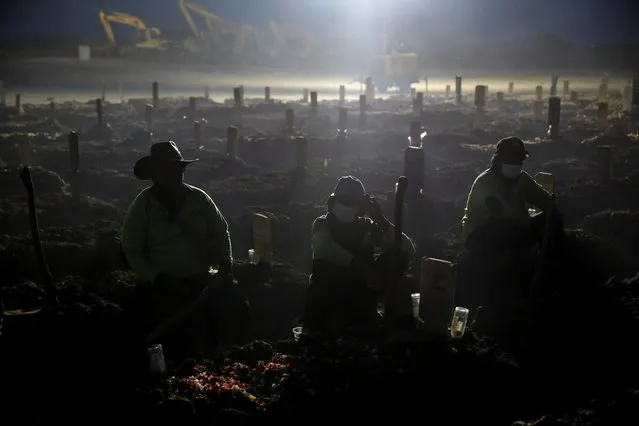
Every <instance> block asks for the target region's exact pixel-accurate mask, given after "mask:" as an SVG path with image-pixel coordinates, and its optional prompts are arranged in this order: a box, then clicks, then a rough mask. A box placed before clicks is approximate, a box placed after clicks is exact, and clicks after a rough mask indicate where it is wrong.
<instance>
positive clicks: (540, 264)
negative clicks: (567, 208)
mask: <svg viewBox="0 0 639 426" xmlns="http://www.w3.org/2000/svg"><path fill="white" fill-rule="evenodd" d="M555 200H556V196H555V193H554V192H553V193H552V194H551V196H550V201H549V203H548V204H549V205H548V208H547V210H546V214H545V216H544V228H543V234H542V236H541V247H540V250H539V255H538V257H537V267H536V268H535V274H534V275H533V279H532V285H531V293H532V294H536V293H538V292H539V291H540V290H541V281H542V278H543V272H544V260H545V258H546V252H547V251H548V241H549V240H550V219H551V216H552V212H553V210H554V206H555Z"/></svg>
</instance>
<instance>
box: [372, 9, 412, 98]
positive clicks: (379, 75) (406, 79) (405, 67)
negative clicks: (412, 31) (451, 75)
mask: <svg viewBox="0 0 639 426" xmlns="http://www.w3.org/2000/svg"><path fill="white" fill-rule="evenodd" d="M382 28H383V29H382V34H381V39H380V45H379V52H380V54H378V55H375V56H373V58H372V59H371V65H370V71H369V74H368V75H369V76H370V77H372V78H373V83H374V84H375V88H376V89H377V90H378V91H380V92H385V91H387V90H388V89H389V88H390V87H396V88H399V91H400V92H401V93H406V92H410V89H411V85H412V84H413V83H417V82H419V57H418V55H417V54H416V53H412V52H403V51H401V50H402V49H401V44H400V45H397V43H395V46H394V47H393V48H389V39H390V37H389V32H388V29H387V28H388V23H387V19H386V18H385V19H384V21H383V27H382ZM395 47H397V48H395Z"/></svg>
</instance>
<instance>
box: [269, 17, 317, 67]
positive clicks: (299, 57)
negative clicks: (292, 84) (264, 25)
mask: <svg viewBox="0 0 639 426" xmlns="http://www.w3.org/2000/svg"><path fill="white" fill-rule="evenodd" d="M268 27H269V30H270V33H271V36H272V37H273V43H272V48H271V51H270V52H269V53H270V56H271V57H273V58H277V59H280V60H295V61H308V60H309V59H311V56H312V54H313V47H314V40H313V37H312V36H311V34H310V33H309V32H308V31H306V30H305V29H303V28H301V27H299V26H297V25H295V24H290V23H283V22H274V21H270V22H269V23H268ZM298 65H299V64H298Z"/></svg>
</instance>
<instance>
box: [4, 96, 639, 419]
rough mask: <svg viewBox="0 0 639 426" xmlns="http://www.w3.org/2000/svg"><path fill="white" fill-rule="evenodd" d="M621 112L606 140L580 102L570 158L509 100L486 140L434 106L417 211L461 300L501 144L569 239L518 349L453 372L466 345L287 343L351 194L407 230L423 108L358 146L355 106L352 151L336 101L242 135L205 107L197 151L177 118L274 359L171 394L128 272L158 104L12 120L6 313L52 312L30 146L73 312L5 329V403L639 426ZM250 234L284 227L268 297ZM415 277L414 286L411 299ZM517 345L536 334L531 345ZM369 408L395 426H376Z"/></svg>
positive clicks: (528, 112) (94, 413)
mask: <svg viewBox="0 0 639 426" xmlns="http://www.w3.org/2000/svg"><path fill="white" fill-rule="evenodd" d="M610 97H611V100H610V114H609V124H608V125H607V126H606V128H605V129H600V128H598V126H597V122H596V120H595V119H596V114H597V110H596V103H595V102H594V101H593V100H588V99H585V98H584V100H583V101H579V102H577V103H573V102H568V101H565V100H564V101H562V118H561V120H562V121H561V134H562V138H561V139H560V140H554V141H550V140H548V139H547V138H546V130H547V129H546V127H547V126H546V124H545V123H544V122H540V121H535V120H533V119H532V104H531V102H530V101H522V100H519V99H514V98H513V99H508V98H507V99H506V102H505V105H504V107H503V108H502V109H498V108H497V105H496V102H495V100H494V99H493V98H492V97H490V99H489V105H488V111H487V115H488V117H487V119H486V123H487V124H486V125H485V127H484V129H483V130H473V125H472V123H473V108H472V107H471V105H472V99H470V98H467V99H465V100H464V104H463V105H455V104H454V103H453V102H451V101H450V100H447V99H443V98H441V97H433V98H428V99H427V105H426V106H425V114H424V120H423V124H424V125H425V127H426V128H427V129H428V131H429V134H428V136H427V137H426V139H425V140H424V147H425V153H426V154H425V155H426V172H425V175H424V182H425V186H424V191H423V195H422V196H421V197H420V198H419V199H417V200H413V201H412V202H411V203H409V204H408V205H407V206H406V211H405V215H406V216H405V222H406V232H407V233H408V234H409V235H410V236H411V237H412V238H413V239H414V241H415V243H416V245H417V251H418V255H419V257H423V256H426V257H437V258H442V259H446V260H450V261H454V262H456V263H457V264H458V267H459V273H458V279H459V281H460V282H459V283H458V286H459V287H464V286H466V287H468V286H472V284H473V280H474V279H475V278H476V277H475V276H474V275H473V273H472V270H471V269H469V268H470V267H468V266H467V265H465V263H464V261H465V260H464V256H463V250H462V249H461V247H460V244H459V240H458V229H459V220H460V218H461V216H462V214H463V208H464V204H465V200H466V196H467V192H468V190H469V188H470V185H471V184H472V182H473V179H474V178H475V176H476V175H477V174H478V173H480V172H481V171H483V170H484V169H485V168H486V167H487V165H488V163H489V160H490V157H491V155H492V152H493V149H494V144H495V143H496V141H497V140H499V139H500V138H501V137H504V136H508V135H517V136H520V137H522V138H523V139H525V140H526V141H527V143H528V149H529V151H530V154H531V155H530V159H529V160H528V162H527V163H526V169H527V170H528V171H529V172H530V173H531V174H534V173H536V172H538V171H546V172H551V173H553V174H554V176H555V177H556V179H557V198H558V201H559V205H560V208H561V210H562V212H563V213H564V215H565V223H566V226H567V228H569V229H570V231H569V232H568V244H567V247H566V249H565V253H563V254H562V255H561V258H559V259H556V261H555V263H556V265H555V266H556V268H555V272H554V273H553V274H552V275H551V276H548V277H547V278H546V281H547V287H550V288H552V289H553V292H552V293H553V296H552V297H548V298H547V300H546V299H545V300H543V301H542V302H540V304H539V305H535V306H534V307H530V306H526V308H522V309H517V308H516V307H515V308H513V310H514V312H511V313H510V314H509V315H510V316H509V317H503V318H502V322H506V323H508V324H509V326H507V327H502V329H509V330H507V331H510V333H508V332H506V333H502V334H500V336H498V337H495V336H486V335H484V334H483V333H481V332H480V331H479V330H477V331H476V332H475V331H473V332H469V333H468V334H467V336H466V337H465V338H464V339H463V340H462V341H458V342H455V343H454V346H455V351H454V352H452V353H451V351H450V350H449V348H448V346H447V345H448V344H449V343H448V342H438V341H435V342H428V343H420V344H413V345H411V346H410V347H407V346H405V345H397V344H386V343H379V340H376V339H372V340H370V341H362V340H361V339H356V338H353V339H345V340H344V341H340V342H337V344H336V343H335V342H332V344H330V345H327V344H324V345H322V343H318V342H300V343H294V342H292V341H291V340H287V339H289V338H290V335H291V328H292V327H294V326H295V325H296V324H297V320H298V318H299V316H300V315H301V314H302V310H303V306H304V299H305V292H306V286H307V274H308V273H309V269H310V246H309V236H310V229H311V224H312V222H313V219H314V218H315V217H317V216H319V215H321V214H322V213H323V212H324V211H325V208H326V207H325V203H324V202H325V199H326V197H327V196H328V195H329V194H330V192H331V190H332V188H333V187H334V185H335V183H336V181H337V179H338V178H339V177H340V176H342V175H345V174H352V175H355V176H358V177H359V178H361V179H362V180H363V182H364V184H365V186H366V188H367V190H368V191H369V192H370V193H372V194H374V195H375V196H376V197H377V198H378V200H380V202H381V204H382V207H383V209H384V212H385V213H386V214H387V215H388V216H389V217H392V209H393V207H392V201H393V190H394V183H395V181H396V179H397V177H398V176H400V175H401V174H402V173H403V167H404V164H403V158H404V149H405V147H406V145H407V139H406V137H407V132H408V128H409V123H410V121H411V120H414V119H415V117H414V115H413V114H412V113H411V108H410V106H409V104H410V99H405V98H398V99H388V100H379V101H374V102H371V104H370V105H369V109H368V112H367V123H366V127H365V128H364V129H359V128H358V118H357V112H358V107H357V105H356V104H351V105H349V120H348V127H349V136H348V139H347V140H345V141H343V142H341V143H339V144H337V143H336V139H335V133H336V127H337V107H336V105H335V102H333V101H330V102H326V103H323V104H321V105H320V107H319V111H318V113H317V116H316V117H313V116H311V114H310V109H309V106H308V105H306V104H299V103H295V104H288V105H285V104H280V103H275V104H269V105H267V104H263V103H261V102H260V101H259V100H251V101H250V102H248V104H249V106H248V107H247V108H246V109H245V110H244V112H243V117H242V122H241V123H237V122H236V119H235V117H234V112H233V110H232V109H230V108H228V107H227V106H226V105H224V104H216V103H213V102H210V101H206V100H204V99H199V100H198V105H197V113H196V118H197V119H198V120H201V121H202V122H203V123H205V124H204V127H203V132H202V139H201V141H200V142H199V143H196V141H195V140H194V134H193V130H192V120H191V119H190V118H187V117H188V116H189V113H188V108H187V101H186V100H184V99H162V100H161V106H160V108H159V109H158V110H157V111H156V113H155V117H154V130H155V131H154V135H153V138H154V139H155V140H157V141H161V140H168V139H171V140H175V141H176V142H177V143H178V145H179V147H180V148H181V150H182V153H183V155H184V156H185V157H186V158H199V159H200V161H199V162H198V163H195V164H193V165H191V166H190V167H189V168H188V171H187V174H186V179H187V181H188V182H189V183H191V184H193V185H196V186H198V187H200V188H202V189H204V190H206V191H207V192H208V193H209V194H210V195H211V197H212V198H213V199H214V200H215V202H216V203H217V205H218V206H219V208H220V209H221V211H222V212H223V213H224V215H225V216H226V218H227V220H228V222H229V224H230V228H231V235H232V239H233V251H234V256H235V257H236V259H238V267H237V279H238V281H239V282H240V284H241V285H243V287H244V288H245V289H246V291H247V293H248V295H249V298H250V299H251V302H252V304H253V309H254V311H253V312H254V337H255V339H256V342H254V343H253V344H251V345H249V346H247V347H245V348H243V349H239V348H238V349H237V350H234V351H233V352H231V353H229V354H226V356H222V357H220V358H219V359H217V360H215V362H213V361H209V360H192V361H189V362H188V363H186V364H184V365H182V366H181V367H179V368H178V366H172V370H171V375H170V378H169V379H167V380H164V381H157V380H155V379H152V378H149V377H148V375H146V374H145V372H146V366H145V359H144V356H145V354H144V348H143V347H142V346H141V344H140V342H139V336H137V337H136V334H135V332H134V330H133V327H131V326H130V324H131V323H130V322H129V321H130V320H131V319H130V314H129V313H127V312H126V307H127V305H128V303H129V302H130V300H131V298H132V294H133V290H134V288H135V285H136V282H135V278H134V276H133V275H132V274H131V273H130V272H129V271H127V270H126V268H124V266H123V265H122V264H121V260H120V252H119V245H118V238H119V226H120V222H121V220H122V217H123V215H124V212H125V211H126V208H127V206H128V204H129V203H130V202H131V200H132V199H133V197H135V195H136V194H137V193H138V192H139V191H140V190H141V189H142V188H144V187H145V183H144V182H140V181H137V180H136V179H135V178H134V177H133V173H132V169H133V164H134V163H135V161H136V160H137V159H138V158H140V157H141V156H143V155H146V154H147V152H148V147H149V139H148V135H147V134H146V133H145V132H144V120H145V119H144V104H145V103H146V102H148V100H143V99H131V100H129V101H128V102H126V103H123V104H120V103H107V105H105V109H104V111H105V115H104V122H105V125H104V126H103V127H96V116H95V108H94V106H93V105H92V104H83V103H77V102H68V103H64V104H58V105H57V106H56V108H57V110H56V112H55V117H54V118H55V120H54V121H51V120H50V119H51V112H50V108H49V106H41V105H40V106H39V105H25V106H24V111H23V112H22V113H21V114H18V111H16V110H15V108H9V107H5V108H3V109H1V110H0V134H1V136H2V140H1V141H0V164H1V166H2V169H1V170H0V180H1V181H2V184H1V185H0V203H1V204H0V230H1V231H0V232H1V234H2V235H0V265H1V270H2V297H3V303H4V305H5V309H19V308H22V309H28V308H32V307H37V306H39V305H40V304H41V298H42V290H41V287H40V285H41V284H42V274H41V271H40V270H39V268H38V264H37V259H36V257H35V254H34V251H33V246H32V244H31V240H30V235H29V222H28V214H27V208H26V206H27V204H26V193H25V189H24V186H23V185H22V183H21V181H20V179H19V174H20V168H21V165H22V164H23V162H24V160H22V159H21V158H20V149H19V147H20V146H21V144H23V145H22V146H24V140H27V139H28V141H29V143H30V146H31V149H32V152H31V164H32V170H31V171H32V176H33V180H34V184H35V190H36V204H37V211H38V215H39V220H40V228H41V233H42V236H41V238H42V241H43V244H44V248H45V252H46V256H47V259H48V262H49V267H50V269H51V272H52V274H53V276H54V278H55V279H56V282H57V284H56V286H57V288H58V290H59V298H60V301H61V303H62V305H63V307H62V308H60V309H58V310H56V311H53V312H52V311H47V310H45V311H42V312H40V313H38V314H34V315H23V316H14V317H11V316H5V317H4V323H3V330H2V335H1V336H0V341H2V355H1V356H2V357H3V358H4V359H2V368H3V369H6V370H5V372H6V373H7V376H6V377H11V378H10V380H9V381H8V382H7V385H3V387H4V388H5V389H12V396H13V397H14V400H15V404H13V405H12V407H15V408H16V409H19V410H20V412H21V415H22V417H23V419H24V423H26V424H39V422H41V421H43V419H47V420H49V421H51V420H52V419H54V420H61V421H67V422H71V423H73V424H75V423H77V422H80V421H82V419H84V420H86V421H89V422H91V423H94V424H97V423H100V424H101V423H102V422H104V423H106V422H112V421H117V420H124V419H131V418H134V419H135V418H138V419H139V420H144V421H148V420H149V419H150V418H153V419H154V420H153V421H155V422H160V423H162V422H167V423H171V422H178V421H179V422H181V423H183V424H185V423H186V424H203V423H208V422H210V421H228V422H233V424H253V423H255V422H257V421H264V420H271V421H309V420H314V419H323V420H333V421H334V419H335V418H336V416H337V415H338V414H346V413H348V415H349V416H352V417H353V418H354V416H357V417H358V419H359V420H362V419H369V418H370V419H373V418H378V416H379V415H380V413H382V414H383V413H389V412H393V413H394V415H395V416H399V417H406V418H408V416H410V417H411V418H414V416H415V415H419V414H417V413H414V411H415V410H414V409H415V407H420V411H421V415H423V416H426V418H427V419H428V418H432V419H436V418H437V419H438V418H440V416H444V415H445V416H447V418H448V421H449V422H451V421H452V423H453V424H457V423H461V422H469V421H473V422H482V421H484V422H487V423H491V424H511V423H513V422H515V421H522V422H533V421H535V422H537V423H534V424H620V423H625V424H629V423H630V422H631V421H632V419H635V420H636V419H637V418H638V417H637V416H638V413H637V410H636V408H635V406H636V402H637V397H638V392H639V374H638V373H639V371H638V368H637V367H636V365H635V361H636V356H637V348H636V345H635V342H634V340H635V339H636V335H637V334H636V333H637V331H638V325H637V321H636V300H637V299H636V298H637V297H638V296H637V292H638V288H637V282H638V281H637V277H636V274H637V271H639V261H638V259H639V237H638V236H639V213H637V212H638V211H639V191H638V189H639V149H638V147H637V135H636V134H634V133H632V131H633V128H634V127H633V126H632V125H631V124H630V122H629V119H628V118H627V117H625V115H624V114H622V112H621V99H620V96H619V94H618V93H616V92H614V91H613V92H612V93H611V94H610ZM289 107H291V108H294V109H295V111H296V114H297V128H298V130H299V131H300V132H302V133H303V134H305V135H306V136H307V138H308V141H309V160H308V161H309V166H308V168H307V170H306V171H305V172H304V173H300V172H299V171H298V170H297V167H296V163H295V147H294V142H292V141H291V140H290V139H289V138H288V137H287V136H285V135H284V134H283V133H282V129H283V127H284V124H285V120H284V117H285V110H286V108H289ZM545 114H546V112H545V111H544V117H545ZM230 124H238V125H239V126H240V131H241V135H242V140H241V142H240V147H239V159H237V160H233V159H230V158H228V157H227V156H226V146H225V139H224V138H225V135H226V127H227V126H228V125H230ZM70 130H77V131H78V132H79V134H80V136H79V138H80V183H79V185H78V186H76V187H73V186H72V179H71V173H70V171H69V169H70V165H69V158H70V156H69V148H68V140H67V135H68V132H69V131H70ZM599 145H612V146H613V147H614V161H613V162H614V172H615V179H613V180H612V181H611V182H607V183H601V182H600V181H599V179H598V157H597V146H599ZM74 193H79V194H80V195H79V196H74V195H73V194H74ZM254 212H261V213H265V214H267V215H268V216H269V217H271V219H272V224H273V234H274V235H273V238H274V241H273V243H274V259H275V261H274V263H273V267H272V271H271V275H270V277H267V278H265V277H264V276H263V275H262V274H261V273H260V272H259V271H256V270H255V267H254V266H252V265H249V264H247V263H246V262H245V261H244V259H245V258H246V256H247V252H248V249H250V248H251V247H252V234H251V220H252V213H254ZM416 269H417V268H415V267H413V268H412V269H411V272H410V273H409V278H408V280H409V281H410V280H412V282H413V285H415V286H416V285H417V280H418V278H417V277H416V276H415V272H414V271H415V270H416ZM469 271H471V272H469ZM123 309H124V311H123ZM509 321H512V322H509ZM520 323H522V324H523V323H525V325H522V327H521V328H517V324H520ZM510 325H512V327H510ZM509 327H510V328H512V330H510V328H509ZM513 330H514V331H513ZM522 330H524V331H522ZM502 331H504V330H502ZM264 341H270V342H273V343H265V342H264ZM376 403H377V404H376ZM372 406H376V407H379V408H378V409H377V410H376V411H375V412H371V409H370V407H372ZM389 406H392V407H393V409H392V410H391V409H387V408H385V407H389ZM35 407H39V409H34V408H35ZM422 407H423V408H422ZM403 409H406V411H401V410H403ZM402 412H405V414H404V415H403V414H398V413H402ZM98 413H101V414H98ZM87 416H88V417H87ZM150 416H154V417H150ZM349 418H350V417H349Z"/></svg>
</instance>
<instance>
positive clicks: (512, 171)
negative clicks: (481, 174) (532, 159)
mask: <svg viewBox="0 0 639 426" xmlns="http://www.w3.org/2000/svg"><path fill="white" fill-rule="evenodd" d="M521 169H522V165H521V164H502V165H501V174H502V175H503V176H504V177H505V178H506V179H515V178H517V177H518V176H519V175H520V174H521Z"/></svg>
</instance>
